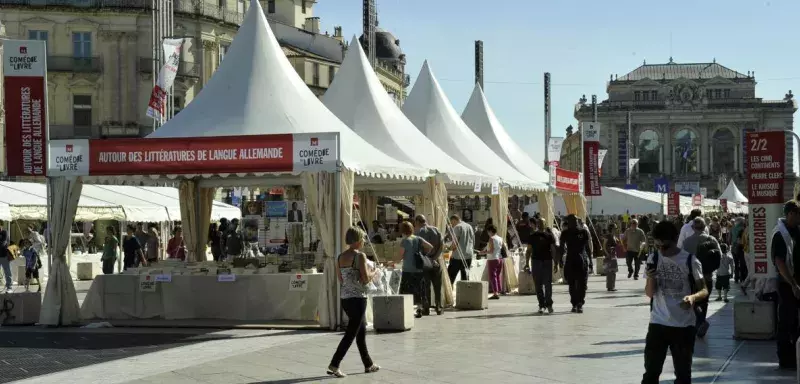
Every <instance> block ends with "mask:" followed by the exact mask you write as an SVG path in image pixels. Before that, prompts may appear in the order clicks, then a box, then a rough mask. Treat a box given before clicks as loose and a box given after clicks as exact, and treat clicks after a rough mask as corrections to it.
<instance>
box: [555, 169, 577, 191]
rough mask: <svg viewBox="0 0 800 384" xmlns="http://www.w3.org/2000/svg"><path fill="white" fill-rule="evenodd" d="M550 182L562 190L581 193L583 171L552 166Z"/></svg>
mask: <svg viewBox="0 0 800 384" xmlns="http://www.w3.org/2000/svg"><path fill="white" fill-rule="evenodd" d="M550 184H551V185H554V186H555V187H556V189H558V190H560V191H564V192H573V193H580V191H581V184H582V183H581V173H580V172H575V171H568V170H566V169H561V168H556V167H554V166H550Z"/></svg>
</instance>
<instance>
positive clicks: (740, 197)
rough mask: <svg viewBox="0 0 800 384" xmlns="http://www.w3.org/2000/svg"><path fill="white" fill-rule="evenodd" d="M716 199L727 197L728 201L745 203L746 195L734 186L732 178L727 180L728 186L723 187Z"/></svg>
mask: <svg viewBox="0 0 800 384" xmlns="http://www.w3.org/2000/svg"><path fill="white" fill-rule="evenodd" d="M718 199H727V200H728V202H729V203H747V202H748V201H749V200H747V196H745V195H744V194H743V193H742V192H741V191H739V188H737V187H736V183H734V182H733V180H731V181H729V182H728V186H727V187H725V190H724V191H723V192H722V194H720V195H719V197H718Z"/></svg>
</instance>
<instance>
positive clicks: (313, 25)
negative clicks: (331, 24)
mask: <svg viewBox="0 0 800 384" xmlns="http://www.w3.org/2000/svg"><path fill="white" fill-rule="evenodd" d="M303 29H305V30H306V31H308V32H311V33H313V34H319V17H306V23H305V24H304V25H303Z"/></svg>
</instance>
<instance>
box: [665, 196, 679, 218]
mask: <svg viewBox="0 0 800 384" xmlns="http://www.w3.org/2000/svg"><path fill="white" fill-rule="evenodd" d="M680 213H681V194H680V193H678V192H670V193H668V194H667V215H670V216H678V215H679V214H680Z"/></svg>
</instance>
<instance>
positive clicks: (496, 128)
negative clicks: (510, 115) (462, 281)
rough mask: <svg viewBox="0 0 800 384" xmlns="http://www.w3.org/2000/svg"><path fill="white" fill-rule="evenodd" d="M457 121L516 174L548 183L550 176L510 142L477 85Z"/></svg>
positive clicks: (516, 145) (511, 140)
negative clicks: (459, 120)
mask: <svg viewBox="0 0 800 384" xmlns="http://www.w3.org/2000/svg"><path fill="white" fill-rule="evenodd" d="M461 119H463V120H464V122H465V123H467V126H468V127H469V128H470V129H472V132H475V134H476V135H477V136H478V137H479V138H480V139H481V140H483V142H484V143H485V144H486V145H487V146H488V147H489V148H491V149H492V150H493V151H494V153H496V154H497V155H498V156H500V157H501V158H502V159H503V160H505V162H506V163H508V164H511V165H512V166H514V168H516V169H517V171H519V172H520V173H522V174H523V175H525V176H527V177H528V178H530V179H531V180H533V181H538V182H540V183H548V182H549V181H550V174H549V173H548V172H547V171H545V170H544V168H542V166H541V165H539V164H538V163H536V162H535V161H533V159H531V158H530V156H528V154H527V153H525V150H523V149H522V148H521V147H520V146H519V144H517V142H516V141H515V140H514V139H512V138H511V136H510V135H509V134H508V132H507V131H506V129H505V128H504V127H503V125H502V124H501V123H500V120H498V119H497V116H496V115H495V114H494V111H493V110H492V107H491V106H489V102H488V101H487V100H486V95H485V94H484V93H483V89H481V86H480V84H478V83H476V84H475V89H474V90H473V91H472V96H470V98H469V101H468V102H467V106H466V107H465V108H464V112H462V113H461ZM533 147H536V148H544V147H543V146H542V145H539V146H536V145H533Z"/></svg>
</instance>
